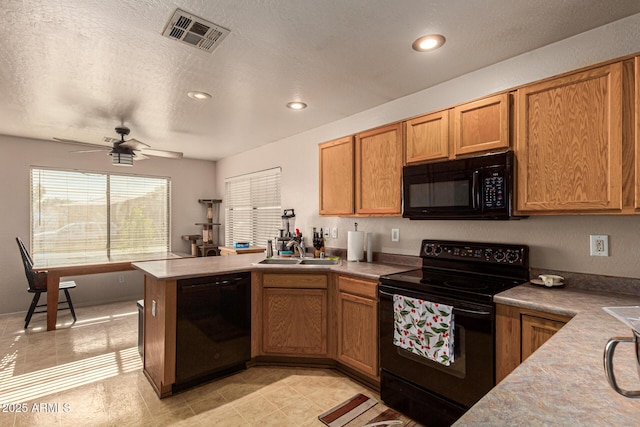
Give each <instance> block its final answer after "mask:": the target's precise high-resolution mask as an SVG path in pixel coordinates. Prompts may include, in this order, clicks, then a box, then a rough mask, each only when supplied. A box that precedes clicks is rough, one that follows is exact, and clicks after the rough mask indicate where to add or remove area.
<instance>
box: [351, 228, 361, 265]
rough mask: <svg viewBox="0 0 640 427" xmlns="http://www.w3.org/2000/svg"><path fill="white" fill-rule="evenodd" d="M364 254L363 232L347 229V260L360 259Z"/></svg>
mask: <svg viewBox="0 0 640 427" xmlns="http://www.w3.org/2000/svg"><path fill="white" fill-rule="evenodd" d="M363 256H364V232H363V231H349V233H348V235H347V261H361V260H362V257H363Z"/></svg>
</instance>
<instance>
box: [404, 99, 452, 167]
mask: <svg viewBox="0 0 640 427" xmlns="http://www.w3.org/2000/svg"><path fill="white" fill-rule="evenodd" d="M448 157H449V110H444V111H439V112H437V113H433V114H427V115H425V116H421V117H417V118H415V119H412V120H408V121H407V125H406V163H419V162H425V161H428V160H445V159H447V158H448Z"/></svg>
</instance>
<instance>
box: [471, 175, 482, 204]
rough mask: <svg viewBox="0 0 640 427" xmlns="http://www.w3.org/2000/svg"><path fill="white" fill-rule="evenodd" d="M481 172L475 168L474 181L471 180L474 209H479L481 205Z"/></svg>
mask: <svg viewBox="0 0 640 427" xmlns="http://www.w3.org/2000/svg"><path fill="white" fill-rule="evenodd" d="M479 178H480V172H479V171H477V170H475V171H473V175H472V181H471V187H472V190H471V204H472V208H473V209H478V206H479V205H480V179H479Z"/></svg>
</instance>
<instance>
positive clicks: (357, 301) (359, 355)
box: [336, 276, 379, 379]
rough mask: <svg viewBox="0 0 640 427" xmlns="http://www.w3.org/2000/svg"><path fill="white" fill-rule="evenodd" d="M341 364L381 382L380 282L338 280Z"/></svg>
mask: <svg viewBox="0 0 640 427" xmlns="http://www.w3.org/2000/svg"><path fill="white" fill-rule="evenodd" d="M337 305H338V309H337V313H338V351H337V356H336V358H337V360H338V361H339V362H341V363H343V364H345V365H347V366H349V367H351V368H353V369H355V370H357V371H358V372H360V373H363V374H365V375H367V376H369V377H371V378H373V379H378V378H379V369H378V368H379V365H378V299H377V282H375V281H369V280H362V279H356V278H352V277H347V276H338V298H337Z"/></svg>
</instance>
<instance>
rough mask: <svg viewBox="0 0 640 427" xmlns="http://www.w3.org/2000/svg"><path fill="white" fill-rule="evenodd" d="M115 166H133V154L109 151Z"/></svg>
mask: <svg viewBox="0 0 640 427" xmlns="http://www.w3.org/2000/svg"><path fill="white" fill-rule="evenodd" d="M109 155H110V156H111V159H112V164H113V165H114V166H133V157H134V155H133V154H128V153H115V152H113V151H112V152H111V153H109Z"/></svg>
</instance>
